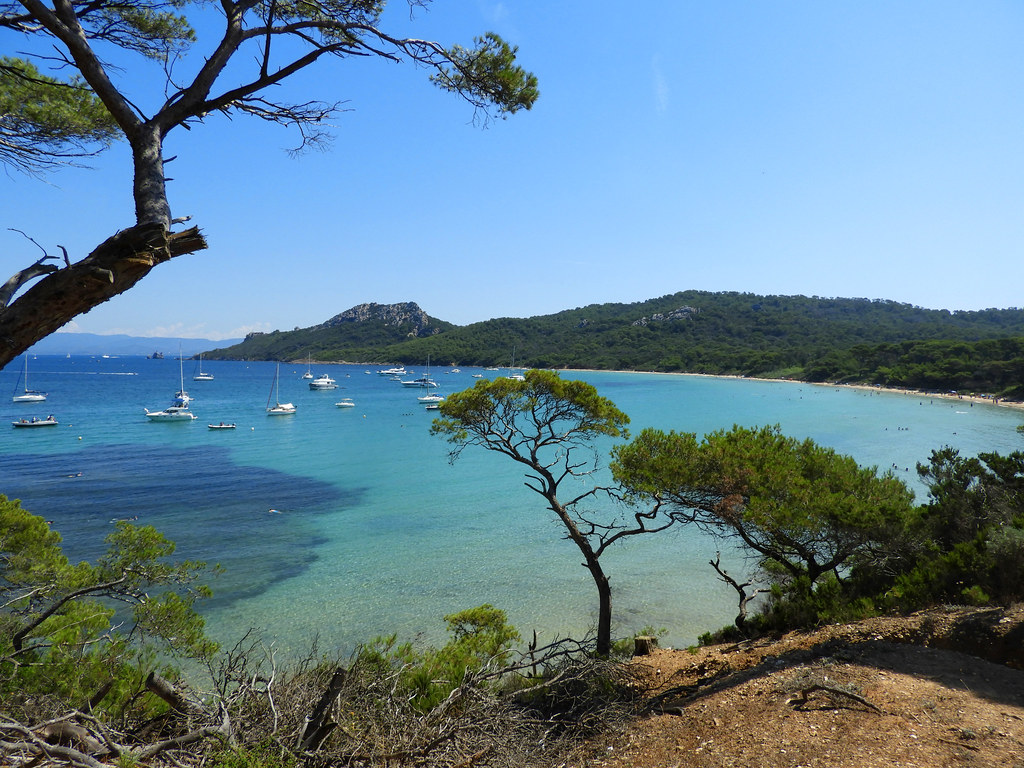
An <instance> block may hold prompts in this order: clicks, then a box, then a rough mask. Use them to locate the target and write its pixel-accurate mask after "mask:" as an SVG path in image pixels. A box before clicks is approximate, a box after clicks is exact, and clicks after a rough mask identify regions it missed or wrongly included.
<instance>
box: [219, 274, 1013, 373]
mask: <svg viewBox="0 0 1024 768" xmlns="http://www.w3.org/2000/svg"><path fill="white" fill-rule="evenodd" d="M1014 337H1017V338H1018V341H1019V340H1020V339H1024V310H1022V309H986V310H981V311H953V312H951V311H947V310H933V309H922V308H920V307H915V306H911V305H909V304H901V303H898V302H894V301H884V300H868V299H841V298H840V299H828V298H817V297H811V298H808V297H806V296H759V295H755V294H750V293H734V292H728V293H708V292H703V291H684V292H680V293H675V294H671V295H668V296H662V297H660V298H657V299H651V300H649V301H644V302H636V303H632V304H592V305H590V306H586V307H580V308H577V309H570V310H565V311H563V312H559V313H557V314H553V315H543V316H537V317H530V318H497V319H494V320H488V321H485V322H481V323H473V324H472V325H467V326H455V325H453V324H451V323H446V322H444V321H441V320H437V319H436V318H432V317H430V316H428V315H427V314H426V313H425V312H423V311H422V310H421V309H420V308H419V307H418V306H417V305H416V304H414V303H412V302H409V303H406V304H391V305H379V304H364V305H360V306H359V307H354V308H353V309H351V310H348V311H347V312H344V313H342V314H340V315H337V316H335V317H334V318H331V320H329V321H327V322H325V323H323V324H321V325H318V326H314V327H311V328H303V329H296V330H293V331H274V332H272V333H263V334H251V335H250V336H248V337H246V339H245V341H243V342H242V343H241V344H237V345H234V346H232V347H227V348H225V349H217V350H212V351H210V352H208V353H207V355H208V356H209V357H212V358H221V359H261V360H301V359H305V358H306V357H307V356H312V357H313V359H314V360H348V361H353V362H381V363H383V362H394V363H406V364H419V365H422V363H423V362H424V361H425V360H426V358H427V356H428V355H429V356H430V357H431V359H432V360H433V361H435V362H436V363H438V364H448V363H452V364H459V365H497V366H507V365H509V364H510V362H511V359H512V355H513V354H515V363H516V365H521V366H528V367H538V368H563V367H566V368H607V369H630V370H652V371H687V372H693V373H718V374H722V373H724V374H742V375H750V376H791V377H793V378H813V379H818V380H823V379H826V378H827V379H829V380H839V379H851V378H856V379H858V380H876V379H877V378H878V375H879V374H878V371H877V370H876V369H877V368H884V369H885V371H884V372H883V373H882V374H880V375H883V376H886V377H889V380H886V381H878V382H877V383H883V384H907V385H908V386H918V384H916V383H914V382H910V381H905V380H899V377H900V376H903V377H904V378H905V377H906V374H907V373H908V371H907V370H905V369H906V365H904V362H906V361H904V360H903V358H902V355H904V354H910V355H912V356H914V361H915V362H914V364H915V365H917V366H918V369H917V370H916V372H911V373H912V375H913V376H918V374H922V373H927V371H922V370H921V368H920V367H921V366H922V365H923V366H925V367H928V366H929V365H931V363H933V362H935V361H934V360H932V361H929V360H928V359H927V358H928V356H929V355H932V356H936V355H937V356H939V357H941V358H946V357H947V356H948V354H947V353H955V354H956V355H958V356H959V358H958V359H960V361H961V363H962V364H963V365H964V366H966V367H967V368H972V370H970V371H968V370H966V369H964V370H961V369H959V368H957V370H955V371H950V370H948V368H949V366H948V365H947V366H946V368H947V370H946V371H945V372H944V373H942V375H941V376H939V377H938V378H936V377H931V378H932V379H934V381H933V382H932V384H930V385H935V386H944V385H946V384H947V383H949V380H950V379H949V374H956V373H967V374H970V375H972V376H973V375H974V374H976V373H977V370H976V369H977V367H978V365H980V364H981V361H980V359H979V358H978V355H981V357H982V358H984V359H985V360H989V359H990V358H991V356H992V355H996V356H997V357H998V356H1003V357H1004V358H1006V356H1009V357H1008V358H1006V359H1001V360H1000V362H1001V363H1003V365H1001V366H1000V367H999V375H1000V376H1002V377H1003V379H1007V380H1008V381H1009V382H1010V386H1013V384H1014V381H1016V384H1017V385H1018V386H1019V385H1020V383H1021V381H1022V377H1024V361H1021V360H1018V362H1021V363H1022V365H1021V366H1020V367H1019V369H1016V368H1014V366H1013V361H1014V359H1015V358H1020V357H1021V356H1022V354H1024V353H1022V352H1021V348H1022V343H1018V342H1011V343H1008V344H1007V343H1004V344H1003V345H1002V346H998V347H993V346H991V345H989V346H988V347H985V346H980V347H979V345H978V344H975V342H981V341H983V340H992V339H1012V338H1014ZM923 342H930V343H931V344H930V345H925V346H922V343H923ZM940 342H942V343H945V342H957V343H958V345H957V346H956V347H955V349H953V348H952V347H946V346H943V344H942V343H940ZM893 345H897V346H895V347H894V346H893ZM922 355H923V356H924V357H922ZM907 364H909V363H907ZM872 365H874V367H872ZM901 366H902V368H901ZM953 367H954V368H956V365H954V366H953ZM1015 371H1016V373H1015ZM893 377H896V378H895V379H893ZM925 378H929V377H928V376H925ZM929 380H931V379H929ZM976 386H978V387H981V384H980V383H978V384H976ZM1003 389H1005V387H1003Z"/></svg>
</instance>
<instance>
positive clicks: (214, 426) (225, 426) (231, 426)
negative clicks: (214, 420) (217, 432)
mask: <svg viewBox="0 0 1024 768" xmlns="http://www.w3.org/2000/svg"><path fill="white" fill-rule="evenodd" d="M206 426H208V427H209V428H210V429H234V428H235V425H234V424H225V423H224V422H223V421H222V422H221V423H220V424H207V425H206Z"/></svg>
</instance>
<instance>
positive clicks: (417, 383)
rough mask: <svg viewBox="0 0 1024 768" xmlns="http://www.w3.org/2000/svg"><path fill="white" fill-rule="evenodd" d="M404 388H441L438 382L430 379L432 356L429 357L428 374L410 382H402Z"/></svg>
mask: <svg viewBox="0 0 1024 768" xmlns="http://www.w3.org/2000/svg"><path fill="white" fill-rule="evenodd" d="M402 386H403V387H420V388H422V389H429V388H431V387H437V386H439V385H438V383H437V382H436V381H434V380H433V379H432V378H430V355H427V372H426V373H424V374H423V375H422V376H420V377H419V378H418V379H410V380H408V381H405V380H403V381H402Z"/></svg>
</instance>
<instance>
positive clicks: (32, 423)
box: [11, 416, 58, 427]
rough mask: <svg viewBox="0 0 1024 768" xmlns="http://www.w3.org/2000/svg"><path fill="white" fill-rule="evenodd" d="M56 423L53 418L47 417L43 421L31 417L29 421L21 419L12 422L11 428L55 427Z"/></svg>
mask: <svg viewBox="0 0 1024 768" xmlns="http://www.w3.org/2000/svg"><path fill="white" fill-rule="evenodd" d="M57 424H58V421H57V420H56V419H55V418H53V416H47V417H46V418H45V419H39V418H36V417H35V416H33V417H32V418H31V419H21V420H19V421H12V422H11V426H12V427H56V426H57Z"/></svg>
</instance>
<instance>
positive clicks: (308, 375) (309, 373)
mask: <svg viewBox="0 0 1024 768" xmlns="http://www.w3.org/2000/svg"><path fill="white" fill-rule="evenodd" d="M302 378H304V379H312V378H313V356H312V355H308V356H307V357H306V372H305V373H304V374H302Z"/></svg>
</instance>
